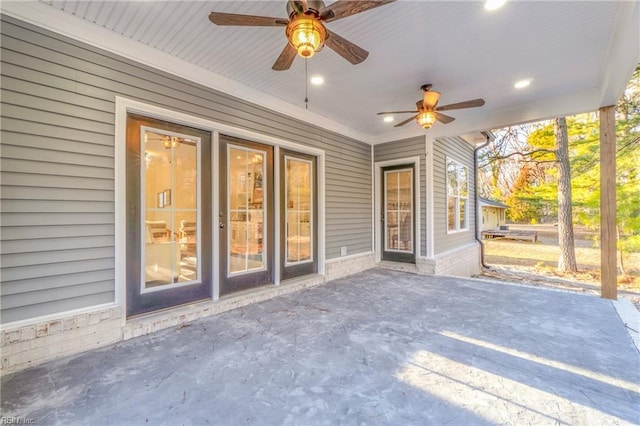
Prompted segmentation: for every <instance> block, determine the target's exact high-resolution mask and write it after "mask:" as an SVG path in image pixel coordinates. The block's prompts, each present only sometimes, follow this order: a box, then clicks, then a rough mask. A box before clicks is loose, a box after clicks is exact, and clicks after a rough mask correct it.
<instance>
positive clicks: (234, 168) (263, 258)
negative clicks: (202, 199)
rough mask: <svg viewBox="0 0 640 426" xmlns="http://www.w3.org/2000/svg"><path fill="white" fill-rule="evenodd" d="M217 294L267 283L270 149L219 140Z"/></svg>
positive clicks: (270, 229) (270, 272)
mask: <svg viewBox="0 0 640 426" xmlns="http://www.w3.org/2000/svg"><path fill="white" fill-rule="evenodd" d="M220 154H221V165H222V167H221V170H220V174H221V175H220V182H221V188H220V189H221V190H220V197H221V198H220V206H221V207H220V215H219V219H220V223H219V226H220V246H221V259H220V262H221V266H222V268H221V286H220V294H222V295H224V294H228V293H231V292H234V291H239V290H244V289H246V288H251V287H256V286H260V285H264V284H268V283H270V282H273V276H272V275H273V266H272V262H273V259H272V258H273V255H272V251H271V250H270V248H271V246H272V244H273V241H272V240H273V238H270V236H271V235H273V216H274V215H273V148H272V147H270V146H267V145H262V144H257V143H253V142H249V141H244V140H241V139H237V138H232V137H230V136H224V135H221V137H220Z"/></svg>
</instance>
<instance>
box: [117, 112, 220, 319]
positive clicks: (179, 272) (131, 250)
mask: <svg viewBox="0 0 640 426" xmlns="http://www.w3.org/2000/svg"><path fill="white" fill-rule="evenodd" d="M210 143H211V134H210V133H209V132H205V131H201V130H198V129H193V128H190V127H186V126H181V125H177V124H173V123H168V122H165V121H161V120H155V119H151V118H148V117H142V116H137V115H133V114H129V115H128V116H127V225H128V232H127V315H128V316H131V315H136V314H139V313H144V312H149V311H153V310H157V309H163V308H166V307H169V306H175V305H179V304H183V303H188V302H191V301H195V300H199V299H204V298H208V297H211V261H210V260H207V261H201V259H203V249H205V248H208V250H209V251H210V249H211V238H210V235H207V234H210V229H211V228H210V225H209V226H208V227H206V229H201V226H199V224H200V223H203V221H204V222H206V223H210V222H211V209H210V207H209V206H210V202H211V198H210V191H211V170H210V164H209V163H208V162H206V163H204V164H203V162H202V160H201V159H202V158H210V153H211V151H210V150H211V144H210ZM205 188H206V189H205ZM207 231H208V232H207Z"/></svg>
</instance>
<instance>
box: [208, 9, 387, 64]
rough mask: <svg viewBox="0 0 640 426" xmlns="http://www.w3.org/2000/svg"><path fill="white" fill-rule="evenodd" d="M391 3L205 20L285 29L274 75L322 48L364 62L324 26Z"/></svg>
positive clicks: (221, 15)
mask: <svg viewBox="0 0 640 426" xmlns="http://www.w3.org/2000/svg"><path fill="white" fill-rule="evenodd" d="M394 1H395V0H378V1H343V0H338V1H336V2H333V3H331V4H330V5H329V6H325V5H324V2H323V1H315V0H302V1H291V0H290V1H288V2H287V15H288V16H289V18H288V19H287V18H271V17H267V16H253V15H238V14H234V13H220V12H211V13H210V14H209V20H210V21H211V22H213V23H214V24H216V25H237V26H246V27H286V28H285V34H286V35H287V39H288V41H289V42H288V43H287V45H286V46H285V47H284V49H283V50H282V53H280V56H279V57H278V59H276V62H275V63H274V64H273V66H272V68H273V69H274V70H275V71H284V70H288V69H289V68H290V67H291V64H292V63H293V60H294V59H295V57H296V53H298V54H299V55H300V56H302V57H303V58H310V57H311V56H313V54H314V53H315V52H317V51H319V50H321V49H322V47H323V46H324V45H325V44H326V45H327V46H328V47H329V48H330V49H333V50H334V51H335V52H336V53H337V54H338V55H340V56H342V57H343V58H345V59H346V60H347V61H349V62H351V63H352V64H353V65H356V64H359V63H360V62H362V61H364V60H365V59H367V56H369V52H367V51H366V50H364V49H363V48H361V47H359V46H356V45H355V44H353V43H351V42H350V41H348V40H346V39H344V38H342V37H340V36H339V35H338V34H336V33H334V32H333V31H330V30H328V29H327V28H326V27H325V25H324V23H325V22H332V21H337V20H338V19H342V18H346V17H347V16H351V15H355V14H356V13H361V12H364V11H367V10H369V9H373V8H375V7H378V6H382V5H384V4H387V3H392V2H394Z"/></svg>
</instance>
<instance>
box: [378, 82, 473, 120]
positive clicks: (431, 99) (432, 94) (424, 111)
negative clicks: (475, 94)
mask: <svg viewBox="0 0 640 426" xmlns="http://www.w3.org/2000/svg"><path fill="white" fill-rule="evenodd" d="M431 87H432V85H431V84H423V85H422V86H421V87H420V88H421V89H422V90H423V91H424V97H423V98H422V99H420V100H419V101H418V102H416V108H417V110H416V111H385V112H379V113H378V115H388V114H409V113H411V114H416V113H417V114H416V115H414V116H413V117H410V118H408V119H406V120H404V121H402V122H400V123H398V124H396V125H395V126H393V127H400V126H404V125H405V124H407V123H408V122H410V121H411V120H414V119H415V120H416V121H417V122H418V124H419V125H420V126H422V127H423V128H425V129H428V128H429V127H431V126H433V123H435V122H436V120H438V121H439V122H441V123H442V124H447V123H451V122H452V121H453V120H455V118H453V117H450V116H448V115H445V114H443V113H441V112H440V111H450V110H452V109H463V108H475V107H480V106H482V105H484V99H472V100H469V101H464V102H457V103H455V104H449V105H443V106H438V100H439V99H440V92H436V91H435V90H431Z"/></svg>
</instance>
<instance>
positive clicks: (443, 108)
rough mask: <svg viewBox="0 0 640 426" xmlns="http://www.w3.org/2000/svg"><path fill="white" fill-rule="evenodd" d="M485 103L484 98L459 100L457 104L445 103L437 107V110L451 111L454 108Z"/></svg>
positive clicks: (473, 106)
mask: <svg viewBox="0 0 640 426" xmlns="http://www.w3.org/2000/svg"><path fill="white" fill-rule="evenodd" d="M482 105H484V99H473V100H470V101H464V102H458V103H456V104H449V105H443V106H440V107H438V108H436V111H449V110H452V109H463V108H475V107H480V106H482Z"/></svg>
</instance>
